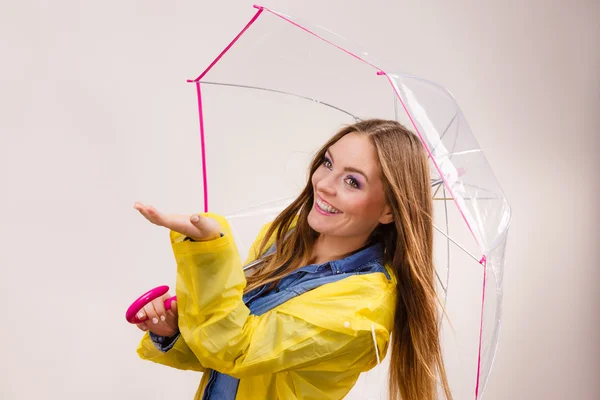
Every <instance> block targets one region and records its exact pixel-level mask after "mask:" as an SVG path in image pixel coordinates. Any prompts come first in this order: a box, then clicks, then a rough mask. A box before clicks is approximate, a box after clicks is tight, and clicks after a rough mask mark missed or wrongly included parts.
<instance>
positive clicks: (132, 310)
mask: <svg viewBox="0 0 600 400" xmlns="http://www.w3.org/2000/svg"><path fill="white" fill-rule="evenodd" d="M168 291H169V287H168V286H166V285H163V286H159V287H155V288H154V289H150V290H149V291H147V292H146V293H144V294H143V295H141V296H140V297H138V299H137V300H136V301H134V302H133V303H131V305H130V306H129V308H128V309H127V312H126V313H125V319H126V320H127V322H129V323H131V324H139V323H140V322H143V321H140V320H139V319H138V317H137V313H138V312H139V311H140V310H141V309H142V308H144V306H145V305H146V304H148V303H150V302H151V301H152V300H155V299H157V298H159V297H160V296H162V295H164V294H165V293H167V292H168ZM174 301H177V296H173V297H171V298H168V299H166V300H165V310H170V309H171V303H172V302H174Z"/></svg>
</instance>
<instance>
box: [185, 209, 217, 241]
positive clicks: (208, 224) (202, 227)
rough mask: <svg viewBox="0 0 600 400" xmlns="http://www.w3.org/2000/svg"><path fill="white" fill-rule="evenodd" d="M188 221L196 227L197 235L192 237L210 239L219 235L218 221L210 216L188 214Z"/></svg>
mask: <svg viewBox="0 0 600 400" xmlns="http://www.w3.org/2000/svg"><path fill="white" fill-rule="evenodd" d="M190 222H191V223H192V225H193V226H194V227H195V228H196V229H198V236H196V235H194V236H193V237H192V238H193V239H197V240H211V239H216V238H217V237H219V236H220V234H219V232H220V230H221V227H220V226H219V223H218V222H217V221H215V220H214V219H212V218H208V217H204V216H201V215H198V214H192V215H191V216H190Z"/></svg>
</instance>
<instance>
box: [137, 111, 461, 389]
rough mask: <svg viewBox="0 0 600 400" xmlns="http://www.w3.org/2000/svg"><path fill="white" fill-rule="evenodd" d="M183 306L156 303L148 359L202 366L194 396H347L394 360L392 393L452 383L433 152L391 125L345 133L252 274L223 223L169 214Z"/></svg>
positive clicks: (259, 246) (273, 228)
mask: <svg viewBox="0 0 600 400" xmlns="http://www.w3.org/2000/svg"><path fill="white" fill-rule="evenodd" d="M136 208H137V209H138V210H139V211H140V212H141V213H142V214H143V215H144V216H145V217H146V218H147V219H148V220H149V221H150V222H152V223H154V224H157V225H161V226H165V227H167V228H169V229H170V230H171V242H172V247H173V250H174V253H175V258H176V260H177V264H178V270H177V274H178V279H177V293H176V294H177V299H178V303H179V304H178V305H177V306H173V307H172V309H171V310H169V311H165V310H164V307H163V306H162V302H163V301H164V299H165V298H166V297H168V296H169V295H165V296H164V297H163V298H160V299H157V300H155V301H153V302H152V303H150V304H148V305H147V306H146V307H145V309H144V320H145V321H146V322H143V323H142V324H140V325H139V327H140V328H141V329H143V330H145V331H146V330H149V331H150V332H149V333H148V334H147V335H146V336H145V337H144V338H143V340H142V342H141V345H140V347H139V349H138V352H139V354H140V356H141V357H142V358H144V359H148V360H151V361H154V362H157V363H161V364H165V365H169V366H171V367H175V368H180V369H194V370H198V371H206V373H205V375H204V378H203V379H202V382H201V384H200V388H199V390H198V393H197V397H196V398H197V399H224V400H227V399H250V398H261V399H276V398H283V399H308V398H311V399H314V398H319V399H341V398H343V397H344V396H345V395H346V394H347V393H348V392H349V391H350V390H351V389H352V387H353V386H354V384H355V383H356V381H357V379H358V377H359V375H360V373H361V372H364V371H367V370H369V369H371V368H373V367H374V366H375V365H376V364H377V362H378V360H380V359H382V358H384V357H385V354H386V352H387V351H388V346H389V343H390V339H391V336H393V340H392V341H391V343H392V348H391V352H392V354H391V367H390V394H391V397H392V398H393V399H396V398H398V397H399V396H401V397H402V399H404V400H417V399H419V400H433V399H435V398H436V383H437V382H438V379H439V380H440V381H441V383H442V386H443V390H444V392H445V394H446V397H447V398H449V399H450V398H451V397H452V396H451V394H450V390H449V388H448V384H447V379H446V373H445V369H444V364H443V361H442V355H441V348H440V343H439V334H438V320H437V318H438V317H437V310H436V298H437V297H436V291H435V284H434V267H433V223H432V199H431V193H430V186H429V169H428V164H427V155H426V152H425V149H424V147H423V146H422V144H421V142H420V141H419V139H418V138H417V137H416V136H415V135H414V134H413V133H411V132H410V131H408V130H407V129H405V128H404V127H403V126H402V125H401V124H399V123H398V122H395V121H388V120H379V119H371V120H365V121H361V122H358V123H356V124H353V125H349V126H346V127H345V128H344V129H342V130H341V131H339V132H338V133H337V134H336V135H334V136H333V137H332V138H331V139H330V140H329V141H328V142H327V143H326V144H325V145H324V146H323V147H322V148H321V149H320V150H319V151H318V152H317V154H316V155H315V157H314V159H313V161H312V163H311V166H310V179H309V180H308V182H307V183H306V186H305V187H304V189H303V190H302V192H301V193H300V195H299V196H298V197H297V198H296V200H295V201H293V202H292V203H291V204H290V205H289V206H288V207H287V208H286V209H285V210H284V211H282V212H281V213H280V214H279V215H278V216H277V218H275V220H274V221H273V222H272V223H271V224H268V225H267V226H265V227H264V228H263V230H262V232H261V233H260V234H259V236H258V238H257V239H256V241H255V244H254V246H253V248H252V250H251V251H250V256H249V258H248V261H247V262H251V261H254V260H256V259H258V260H259V262H258V264H257V265H258V267H256V272H255V273H254V274H252V275H250V276H245V275H244V272H243V269H242V265H241V263H240V262H239V256H238V254H237V249H236V247H235V244H234V242H233V240H232V238H231V236H232V235H231V231H230V228H229V225H228V223H227V221H226V220H225V219H224V218H222V217H220V216H217V215H215V214H212V213H204V214H201V215H192V216H182V215H163V214H161V213H159V212H158V211H156V210H155V209H153V208H151V207H147V206H144V205H141V204H138V205H136Z"/></svg>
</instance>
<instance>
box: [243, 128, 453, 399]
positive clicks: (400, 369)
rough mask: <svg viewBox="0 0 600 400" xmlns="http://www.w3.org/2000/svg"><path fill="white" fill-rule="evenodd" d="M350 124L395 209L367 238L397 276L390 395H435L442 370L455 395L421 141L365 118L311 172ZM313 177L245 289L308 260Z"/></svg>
mask: <svg viewBox="0 0 600 400" xmlns="http://www.w3.org/2000/svg"><path fill="white" fill-rule="evenodd" d="M351 132H356V133H358V134H361V135H366V136H367V137H369V138H370V139H371V142H372V143H373V145H374V146H375V149H376V152H377V156H378V159H379V165H380V167H381V172H382V180H383V187H384V191H385V198H386V201H387V204H388V205H389V206H390V207H391V209H392V212H393V217H394V222H393V223H390V224H385V225H383V224H381V225H379V226H378V227H377V228H376V229H375V231H374V232H373V233H372V234H371V238H370V240H371V241H374V242H380V243H381V244H382V245H383V248H384V261H385V263H386V264H388V265H390V266H391V267H392V269H393V271H394V273H395V275H396V277H397V281H398V284H397V293H398V296H397V304H396V314H395V318H394V328H393V331H392V342H391V343H392V346H391V347H392V348H391V364H390V383H389V388H390V397H391V399H392V400H397V399H398V396H400V398H402V399H403V400H433V399H436V398H437V378H438V376H439V378H440V380H441V384H442V387H443V390H444V393H445V395H446V397H447V398H448V399H452V396H451V394H450V389H449V385H448V381H447V377H446V371H445V368H444V363H443V358H442V351H441V346H440V341H439V329H438V318H437V315H438V313H437V295H436V291H435V270H434V265H433V221H432V212H433V205H432V198H431V189H430V176H429V166H428V160H427V155H426V152H425V149H424V147H423V144H422V143H421V141H420V140H419V138H418V137H417V136H416V135H414V134H413V133H412V132H410V131H409V130H408V129H406V128H404V127H403V126H402V125H401V124H399V123H398V122H396V121H388V120H380V119H370V120H363V121H360V122H358V123H356V124H353V125H349V126H346V127H344V128H343V129H342V130H340V131H339V132H338V133H337V134H335V135H334V136H333V137H332V138H331V139H330V140H329V141H327V143H325V145H324V146H323V147H322V148H321V149H320V150H319V151H318V152H317V153H316V154H315V156H314V158H313V161H312V163H311V165H310V169H309V176H310V177H312V175H313V174H314V173H315V171H316V170H317V168H319V166H320V165H321V163H322V162H323V159H324V156H325V152H326V151H327V149H329V147H331V146H332V145H333V144H334V143H336V142H337V141H338V140H340V139H341V138H342V137H344V136H345V135H347V134H348V133H351ZM310 177H309V179H308V182H307V184H306V186H305V187H304V189H303V190H302V192H301V193H300V195H299V196H298V198H296V200H294V202H292V204H290V205H289V206H288V207H287V208H286V209H285V210H283V211H282V212H281V213H280V214H279V215H278V216H277V218H276V219H275V220H274V221H273V223H272V224H271V226H270V227H269V229H268V231H267V233H266V236H265V238H264V240H263V241H262V244H261V246H260V249H259V254H263V253H264V252H265V251H266V250H267V249H266V246H267V243H268V241H269V238H271V237H273V235H275V252H274V253H272V254H271V255H269V256H267V257H265V258H264V260H263V262H262V264H261V265H260V267H259V269H258V271H257V272H256V273H255V274H254V275H252V276H249V277H248V278H247V286H246V289H245V291H246V292H248V291H250V290H252V289H255V288H257V287H259V286H262V285H265V284H269V285H274V284H275V283H276V282H278V281H279V280H280V279H282V278H283V277H285V276H286V275H288V274H289V273H291V272H292V271H294V270H295V269H297V268H299V267H301V266H302V265H303V264H305V263H306V262H307V261H308V260H309V258H310V256H311V253H312V250H313V245H314V243H315V239H316V238H317V236H318V233H317V232H315V231H314V230H313V229H312V228H311V227H310V226H309V224H308V214H309V212H310V210H311V208H312V206H313V201H314V189H313V185H312V182H311V180H310ZM294 223H295V227H294V229H291V228H292V225H293V224H294Z"/></svg>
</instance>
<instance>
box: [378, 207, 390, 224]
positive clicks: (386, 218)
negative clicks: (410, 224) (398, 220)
mask: <svg viewBox="0 0 600 400" xmlns="http://www.w3.org/2000/svg"><path fill="white" fill-rule="evenodd" d="M393 221H394V214H393V213H392V208H391V207H390V206H388V205H387V204H386V205H385V207H384V208H383V212H382V213H381V216H380V217H379V223H381V224H384V225H386V224H389V223H391V222H393Z"/></svg>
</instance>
